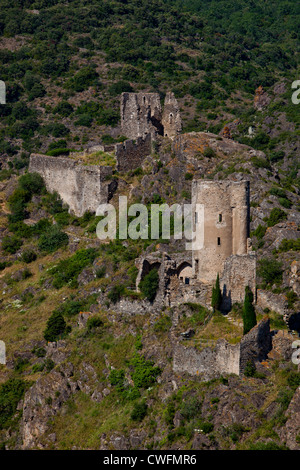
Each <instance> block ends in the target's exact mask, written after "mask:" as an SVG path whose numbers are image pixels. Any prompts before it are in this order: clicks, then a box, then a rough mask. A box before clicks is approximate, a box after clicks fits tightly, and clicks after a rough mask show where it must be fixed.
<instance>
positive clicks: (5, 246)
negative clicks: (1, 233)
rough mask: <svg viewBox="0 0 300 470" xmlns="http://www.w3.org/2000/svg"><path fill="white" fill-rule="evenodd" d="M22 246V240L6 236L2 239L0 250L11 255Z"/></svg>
mask: <svg viewBox="0 0 300 470" xmlns="http://www.w3.org/2000/svg"><path fill="white" fill-rule="evenodd" d="M22 244H23V242H22V240H21V239H20V238H18V237H17V236H15V235H13V236H6V237H3V239H2V250H3V251H5V252H6V253H9V254H11V255H13V254H14V253H16V252H17V251H18V250H19V249H20V248H21V246H22Z"/></svg>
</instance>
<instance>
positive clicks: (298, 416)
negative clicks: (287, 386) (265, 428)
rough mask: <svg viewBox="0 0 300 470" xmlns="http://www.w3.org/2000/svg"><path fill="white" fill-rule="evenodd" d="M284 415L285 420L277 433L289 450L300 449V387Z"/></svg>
mask: <svg viewBox="0 0 300 470" xmlns="http://www.w3.org/2000/svg"><path fill="white" fill-rule="evenodd" d="M285 416H286V417H287V418H288V419H287V422H286V423H285V425H284V426H283V427H282V428H280V429H279V431H278V434H279V436H280V438H281V439H282V440H283V441H285V442H286V445H287V446H288V448H289V449H290V450H300V442H299V436H300V387H298V389H297V390H296V393H295V395H294V397H293V398H292V401H291V402H290V404H289V407H288V409H287V410H286V412H285Z"/></svg>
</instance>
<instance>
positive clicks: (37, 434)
mask: <svg viewBox="0 0 300 470" xmlns="http://www.w3.org/2000/svg"><path fill="white" fill-rule="evenodd" d="M71 393H72V392H71V388H70V385H69V382H68V379H67V378H66V377H65V376H64V375H63V374H62V373H61V372H58V371H57V370H53V371H51V372H50V373H49V374H48V375H45V376H43V377H41V378H40V379H39V380H38V381H37V382H36V383H35V384H34V385H33V387H31V388H30V390H28V391H27V393H26V394H25V397H24V405H23V418H22V439H23V446H22V447H23V449H34V448H42V446H41V444H40V438H41V436H42V435H43V434H44V433H45V432H46V431H47V430H48V420H49V418H51V417H52V416H55V415H56V414H57V412H58V411H59V410H60V408H61V406H62V404H63V403H64V402H65V401H66V400H68V398H69V397H70V395H71Z"/></svg>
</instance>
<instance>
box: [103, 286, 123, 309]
mask: <svg viewBox="0 0 300 470" xmlns="http://www.w3.org/2000/svg"><path fill="white" fill-rule="evenodd" d="M124 294H125V286H123V285H121V284H116V285H115V286H113V287H112V289H111V290H110V291H109V293H108V294H107V298H108V299H109V300H110V301H111V302H112V303H113V304H115V303H117V302H119V301H120V299H121V297H122V296H123V295H124Z"/></svg>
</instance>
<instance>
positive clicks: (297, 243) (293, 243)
mask: <svg viewBox="0 0 300 470" xmlns="http://www.w3.org/2000/svg"><path fill="white" fill-rule="evenodd" d="M278 251H280V252H285V251H300V238H297V240H288V239H286V238H285V239H284V240H282V242H281V243H280V245H279V248H278Z"/></svg>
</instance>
